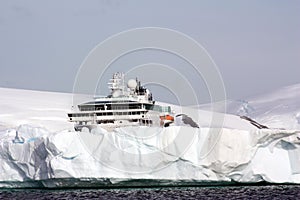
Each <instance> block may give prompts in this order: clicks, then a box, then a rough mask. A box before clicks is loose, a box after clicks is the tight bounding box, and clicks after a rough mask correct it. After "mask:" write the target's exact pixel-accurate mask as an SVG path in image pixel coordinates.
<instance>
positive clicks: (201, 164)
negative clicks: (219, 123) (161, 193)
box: [0, 125, 300, 187]
mask: <svg viewBox="0 0 300 200" xmlns="http://www.w3.org/2000/svg"><path fill="white" fill-rule="evenodd" d="M180 130H181V131H183V132H182V133H185V134H186V135H180V134H181V133H180V132H181V131H180ZM16 131H18V133H19V135H20V136H21V137H22V138H23V139H24V143H14V137H15V133H16ZM145 133H146V135H145ZM153 134H155V136H154V135H153ZM140 136H143V137H140ZM299 136H300V134H299V133H298V132H295V131H286V130H255V131H254V130H252V131H245V130H232V129H226V128H224V129H222V130H221V132H220V133H219V134H211V133H209V130H208V129H206V128H200V129H195V128H191V127H179V126H173V127H168V128H149V127H135V128H134V127H127V128H120V129H116V130H115V131H114V132H106V131H105V130H102V129H98V130H94V131H93V133H85V132H70V131H62V132H57V133H49V132H47V131H46V130H45V129H43V128H41V127H32V126H28V125H23V126H20V127H19V128H18V129H17V130H15V129H10V130H6V131H2V132H1V143H0V162H1V166H0V170H1V173H0V180H1V181H0V187H25V186H26V187H37V186H38V187H40V186H42V187H67V186H76V185H80V186H89V185H90V184H92V183H93V184H94V185H105V186H113V185H122V184H123V183H124V182H128V181H133V180H137V181H138V180H144V182H143V183H140V184H142V185H147V182H149V183H151V182H153V181H155V182H156V183H157V184H160V183H164V184H166V183H169V184H172V183H174V184H176V183H180V182H186V183H191V184H193V183H201V182H204V183H207V184H209V183H213V182H231V181H235V182H240V183H250V182H251V183H253V182H260V181H267V182H270V183H300V165H299V163H300V162H299V161H300V146H299V141H300V140H299ZM83 138H84V139H83ZM86 139H87V140H88V141H93V142H89V143H86V141H87V140H86ZM85 140H86V141H85ZM184 140H186V141H184ZM87 144H88V145H87ZM70 179H71V180H72V181H68V180H70ZM20 183H21V184H20Z"/></svg>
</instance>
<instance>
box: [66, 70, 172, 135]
mask: <svg viewBox="0 0 300 200" xmlns="http://www.w3.org/2000/svg"><path fill="white" fill-rule="evenodd" d="M108 85H109V89H110V91H111V92H110V94H109V95H108V96H107V97H95V98H94V100H93V101H90V102H86V103H83V104H79V105H78V109H79V110H78V112H72V113H68V118H69V121H71V122H75V126H74V128H75V130H76V131H81V130H82V129H83V128H84V127H86V128H88V129H89V131H91V130H92V129H93V128H96V127H97V126H99V127H101V128H104V129H107V130H113V129H114V128H118V127H123V126H163V127H167V126H169V125H170V124H171V123H173V122H174V117H173V116H172V115H171V107H170V106H162V105H156V104H155V101H154V100H153V97H152V93H151V92H150V91H149V90H148V89H147V88H146V87H144V86H142V85H141V82H140V81H139V80H138V79H137V78H136V79H130V80H128V82H127V86H125V79H124V74H123V73H120V72H117V73H115V74H113V77H112V79H110V82H109V83H108Z"/></svg>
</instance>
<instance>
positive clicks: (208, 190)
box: [0, 185, 300, 200]
mask: <svg viewBox="0 0 300 200" xmlns="http://www.w3.org/2000/svg"><path fill="white" fill-rule="evenodd" d="M0 199H293V200H296V199H300V185H270V186H226V187H166V188H130V189H129V188H126V189H69V190H47V189H5V190H3V189H2V190H0Z"/></svg>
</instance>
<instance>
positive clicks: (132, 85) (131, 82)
mask: <svg viewBox="0 0 300 200" xmlns="http://www.w3.org/2000/svg"><path fill="white" fill-rule="evenodd" d="M136 86H137V82H136V80H134V79H130V80H129V81H128V82H127V87H128V88H130V89H135V88H136Z"/></svg>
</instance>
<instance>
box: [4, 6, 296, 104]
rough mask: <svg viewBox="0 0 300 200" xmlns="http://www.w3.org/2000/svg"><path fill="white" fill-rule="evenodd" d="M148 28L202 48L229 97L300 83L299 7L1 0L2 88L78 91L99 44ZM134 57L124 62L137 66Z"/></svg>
mask: <svg viewBox="0 0 300 200" xmlns="http://www.w3.org/2000/svg"><path fill="white" fill-rule="evenodd" d="M149 26H151V27H153V26H154V27H164V28H170V29H174V30H177V31H180V32H182V33H185V34H187V35H189V36H190V37H192V38H194V39H195V40H196V41H198V42H199V43H200V44H201V45H203V47H204V48H205V49H206V50H207V51H208V53H209V54H210V55H211V57H212V58H213V60H214V61H215V63H216V64H217V66H218V67H219V70H220V72H221V74H222V77H223V79H224V83H225V86H226V91H227V96H228V98H230V99H241V98H247V97H248V96H252V95H255V94H260V93H263V92H266V91H270V90H273V89H276V88H278V87H281V86H286V85H291V84H295V83H300V1H296V0H295V1H293V0H287V1H285V0H265V1H261V0H256V1H255V0H251V1H250V0H249V1H244V0H239V1H238V0H235V1H234V0H229V1H211V0H209V1H174V0H171V1H153V0H151V1H138V0H137V1H129V0H128V1H126V0H120V1H118V0H111V1H109V0H89V1H84V0H82V1H78V0H77V1H74V0H57V1H53V0H51V1H50V0H49V1H40V0H27V1H23V0H19V1H16V0H1V1H0V36H1V37H0V87H11V88H26V89H34V90H47V91H59V92H71V91H72V87H73V82H74V78H75V75H76V72H77V70H78V68H79V66H80V64H81V63H82V62H83V60H84V58H85V57H86V56H87V54H88V53H89V52H90V51H91V50H92V49H93V48H94V47H95V46H96V45H97V44H98V43H100V42H101V41H103V40H105V39H106V38H107V37H109V36H111V35H114V34H116V33H119V32H121V31H124V30H128V29H132V28H138V27H149ZM165 56H166V57H164V58H162V55H160V56H156V55H155V53H153V52H150V53H149V54H148V55H147V52H146V53H145V52H144V53H143V55H139V56H137V55H136V56H135V58H137V57H138V58H139V59H140V61H139V62H138V64H142V63H143V61H144V62H145V63H148V62H151V61H155V62H160V59H162V60H168V59H169V60H170V59H171V60H172V59H173V58H172V57H171V56H169V57H168V55H165ZM130 58H131V57H130V56H129V57H128V58H124V59H125V60H124V63H126V65H129V64H130V62H131V61H132V62H133V64H136V63H135V62H134V60H135V59H133V57H132V59H130ZM143 59H144V60H143ZM174 60H175V58H174ZM174 60H173V61H171V62H170V63H172V62H173V63H174ZM125 61H126V62H125ZM164 62H165V61H164ZM164 62H162V63H164ZM178 62H180V61H178ZM119 64H122V62H119ZM154 90H155V88H154ZM156 96H157V95H156ZM204 99H205V98H204Z"/></svg>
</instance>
